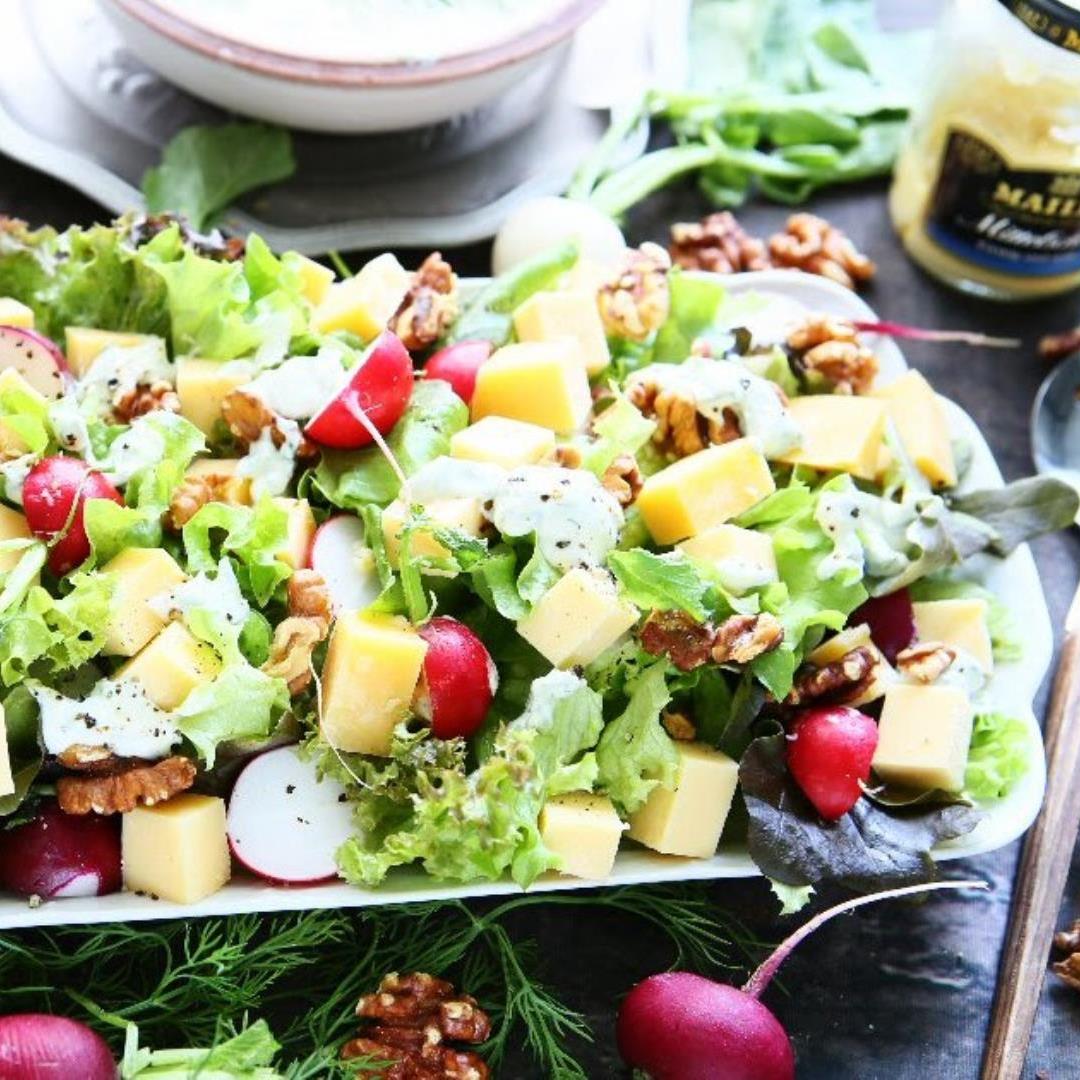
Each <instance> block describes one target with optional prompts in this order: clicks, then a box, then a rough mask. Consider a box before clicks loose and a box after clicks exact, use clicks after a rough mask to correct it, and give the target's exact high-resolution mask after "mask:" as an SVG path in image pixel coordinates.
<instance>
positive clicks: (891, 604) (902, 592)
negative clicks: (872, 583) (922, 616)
mask: <svg viewBox="0 0 1080 1080" xmlns="http://www.w3.org/2000/svg"><path fill="white" fill-rule="evenodd" d="M863 623H866V624H867V625H868V626H869V627H870V637H871V638H872V639H873V642H874V644H875V645H876V646H877V647H878V648H879V649H880V650H881V654H882V656H884V657H885V659H886V660H888V661H889V663H890V664H895V663H896V658H897V656H898V655H899V654H900V653H902V652H903V651H904V650H905V649H906V648H907V647H908V646H909V645H910V644H911V643H912V642H913V641H914V640H915V611H914V609H913V608H912V606H911V594H910V593H909V592H908V591H907V589H897V591H896V592H893V593H889V594H888V596H872V597H870V599H869V600H867V601H866V603H865V604H863V605H862V606H861V607H858V608H856V609H855V610H854V611H853V612H852V613H851V616H850V617H849V618H848V626H860V625H862V624H863Z"/></svg>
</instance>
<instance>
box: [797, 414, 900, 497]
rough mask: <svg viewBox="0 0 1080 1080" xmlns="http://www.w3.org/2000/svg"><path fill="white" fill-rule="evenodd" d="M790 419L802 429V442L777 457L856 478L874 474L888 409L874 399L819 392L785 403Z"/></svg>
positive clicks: (876, 468) (872, 477)
mask: <svg viewBox="0 0 1080 1080" xmlns="http://www.w3.org/2000/svg"><path fill="white" fill-rule="evenodd" d="M788 411H789V412H790V413H791V418H792V420H794V421H795V423H796V424H798V426H799V427H800V428H801V429H802V433H803V442H802V446H801V447H799V448H798V449H797V450H789V451H788V452H787V453H786V454H782V455H781V456H780V457H779V458H778V460H779V461H783V462H786V463H787V464H788V465H809V466H810V467H811V468H814V469H821V470H822V471H823V472H833V471H836V472H846V473H851V474H852V475H853V476H857V477H859V479H860V480H873V479H874V477H875V476H877V475H878V461H879V456H880V453H881V443H882V440H883V439H884V437H885V421H886V419H887V418H888V412H887V410H886V408H885V403H884V402H882V401H879V400H878V399H877V398H868V397H849V396H846V395H843V394H833V395H829V394H820V395H814V396H811V397H798V398H794V399H792V401H790V402H789V403H788Z"/></svg>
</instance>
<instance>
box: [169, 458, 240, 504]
mask: <svg viewBox="0 0 1080 1080" xmlns="http://www.w3.org/2000/svg"><path fill="white" fill-rule="evenodd" d="M241 460H242V459H241V458H210V457H202V458H196V459H195V460H194V461H193V462H192V463H191V464H190V465H189V466H188V467H187V472H186V473H185V474H184V475H185V476H187V477H198V478H200V479H204V480H207V481H209V482H210V483H211V484H212V485H213V487H214V494H215V496H216V497H217V500H218V501H220V502H227V503H232V504H233V505H234V506H251V505H252V503H253V499H252V497H251V481H252V479H253V478H252V477H250V476H241V475H240V474H239V473H238V471H237V470H238V469H239V468H240V461H241Z"/></svg>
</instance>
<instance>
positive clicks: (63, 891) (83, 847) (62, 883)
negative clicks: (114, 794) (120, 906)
mask: <svg viewBox="0 0 1080 1080" xmlns="http://www.w3.org/2000/svg"><path fill="white" fill-rule="evenodd" d="M121 883H122V882H121V872H120V818H119V816H116V817H99V816H98V815H97V814H86V815H74V814H65V813H64V812H63V811H62V810H61V809H60V807H59V806H58V805H57V804H56V802H55V801H53V800H51V799H50V800H49V801H47V802H44V803H42V804H41V808H40V809H39V811H38V814H37V816H36V817H35V818H34V819H33V820H32V821H28V822H26V823H25V824H24V825H17V826H16V827H15V828H14V829H8V830H5V831H0V889H6V890H8V891H9V892H15V893H19V894H20V895H21V896H40V897H42V898H43V899H46V900H49V899H53V898H59V897H70V896H105V895H106V894H107V893H114V892H119V890H120V886H121Z"/></svg>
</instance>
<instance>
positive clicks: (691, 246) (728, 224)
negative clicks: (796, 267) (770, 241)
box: [668, 210, 770, 274]
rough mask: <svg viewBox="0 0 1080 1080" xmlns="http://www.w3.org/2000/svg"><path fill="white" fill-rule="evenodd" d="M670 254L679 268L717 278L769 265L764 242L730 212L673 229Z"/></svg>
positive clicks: (712, 215)
mask: <svg viewBox="0 0 1080 1080" xmlns="http://www.w3.org/2000/svg"><path fill="white" fill-rule="evenodd" d="M668 251H669V252H670V253H671V258H672V261H673V262H674V263H675V264H676V265H677V266H681V267H683V268H684V269H686V270H711V271H712V272H713V273H715V274H735V273H738V272H740V271H743V270H764V269H766V268H767V267H768V266H769V265H770V263H769V253H768V251H767V250H766V248H765V243H764V241H762V240H759V239H758V238H757V237H755V236H750V235H749V234H748V233H747V232H746V230H745V229H743V227H742V226H741V225H740V224H739V223H738V221H736V219H735V215H734V214H732V213H731V212H730V211H729V210H721V211H719V212H718V213H715V214H709V216H708V217H705V218H702V219H701V221H697V222H693V221H680V222H676V223H675V224H674V225H672V226H671V243H670V244H669V245H668Z"/></svg>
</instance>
